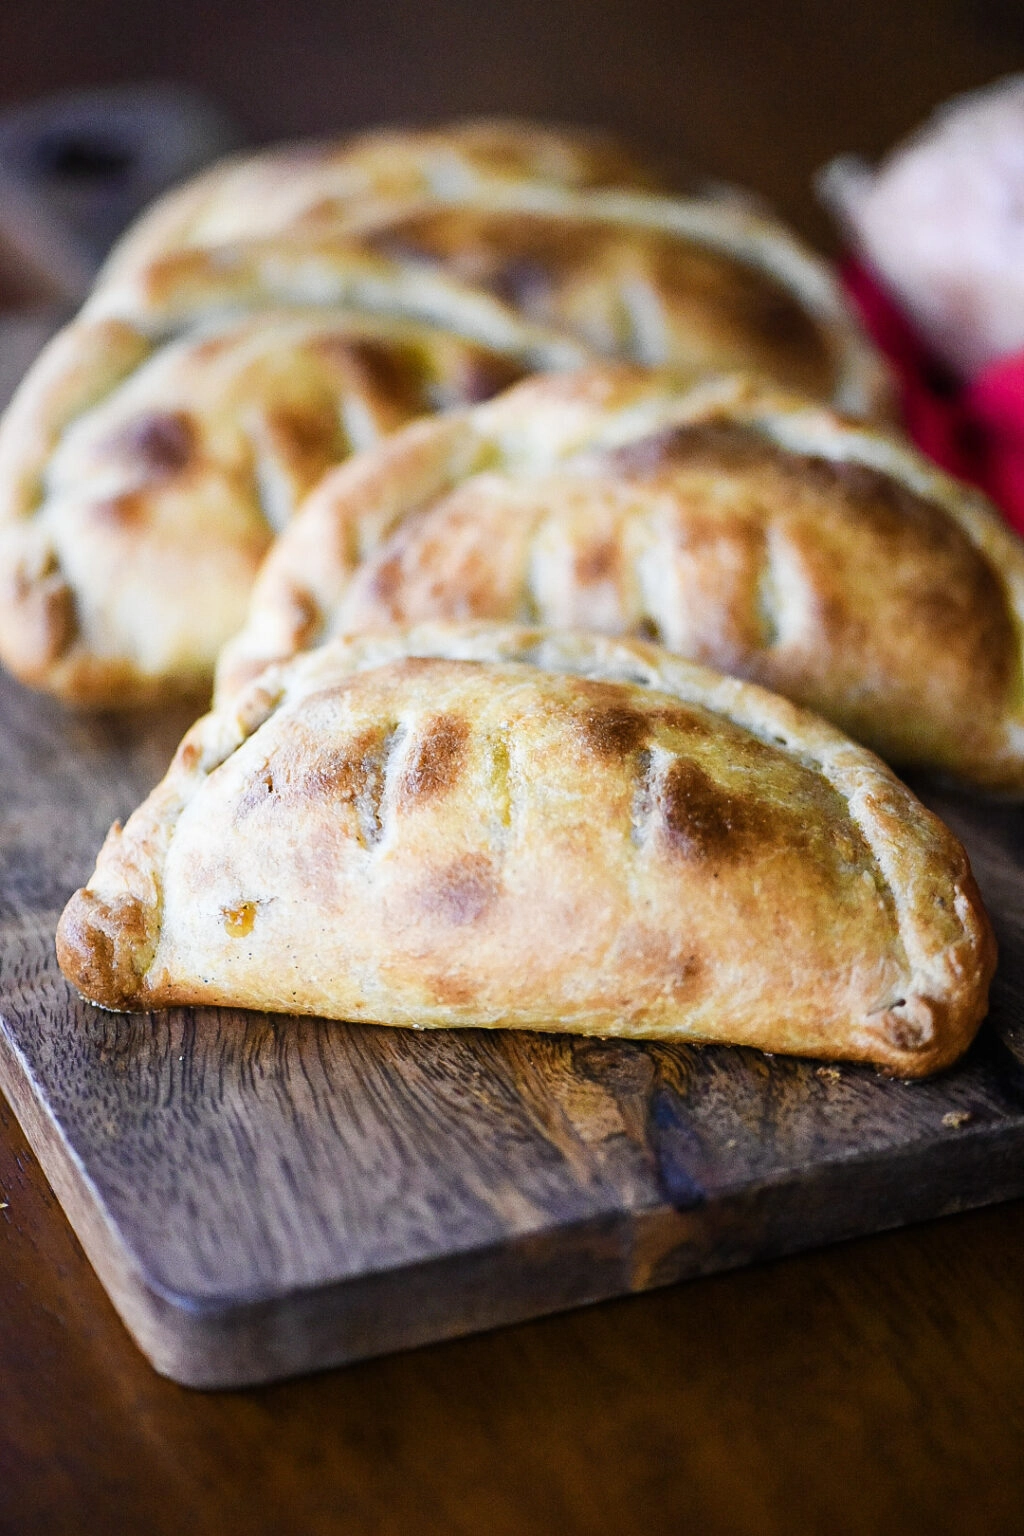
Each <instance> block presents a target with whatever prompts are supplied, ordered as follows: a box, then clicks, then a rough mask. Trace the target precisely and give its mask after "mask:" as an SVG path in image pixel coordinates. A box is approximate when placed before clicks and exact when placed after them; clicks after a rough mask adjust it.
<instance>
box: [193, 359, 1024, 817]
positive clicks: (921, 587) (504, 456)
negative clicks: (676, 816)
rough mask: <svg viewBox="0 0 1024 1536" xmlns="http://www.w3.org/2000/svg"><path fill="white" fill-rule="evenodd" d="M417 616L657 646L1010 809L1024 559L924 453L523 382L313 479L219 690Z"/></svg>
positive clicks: (740, 399)
mask: <svg viewBox="0 0 1024 1536" xmlns="http://www.w3.org/2000/svg"><path fill="white" fill-rule="evenodd" d="M432 619H448V620H463V619H490V620H501V621H510V620H517V621H523V620H524V619H525V620H530V621H534V620H535V621H537V622H540V623H546V624H552V625H556V626H561V627H574V628H580V629H592V630H598V631H603V632H607V633H612V634H621V633H626V634H630V633H632V634H639V635H644V634H646V635H651V636H654V637H656V638H658V639H660V640H661V641H662V642H663V643H665V644H666V645H668V646H669V648H670V649H672V650H674V651H677V652H679V653H681V654H683V655H686V656H689V657H690V658H691V659H694V660H697V661H701V662H704V663H706V664H707V665H711V666H715V667H719V668H721V669H722V670H725V671H730V672H734V673H737V674H738V675H742V676H746V677H748V678H750V679H751V680H754V681H757V682H760V683H763V684H764V685H765V686H767V687H770V688H773V689H776V690H777V691H779V692H782V693H784V694H786V695H787V696H788V697H790V698H793V699H794V700H796V701H797V702H799V703H801V704H803V705H805V706H808V707H811V708H814V709H817V710H819V711H821V712H822V713H824V714H826V715H828V716H829V718H831V719H833V720H835V721H836V723H837V724H839V725H840V726H842V728H843V729H846V730H849V731H850V732H851V733H853V734H854V735H856V736H857V737H858V738H859V739H862V740H864V741H866V742H868V743H869V744H870V745H871V746H873V747H874V748H875V749H876V750H879V751H882V752H883V753H884V754H885V755H887V756H891V757H892V758H894V759H895V760H897V761H901V762H906V763H917V764H924V765H930V766H933V767H939V768H942V769H945V770H949V771H951V772H954V773H957V774H960V775H963V776H965V777H968V778H973V779H975V780H977V781H979V782H981V783H985V784H989V785H992V786H994V787H998V788H1002V789H1005V790H1009V791H1012V792H1017V793H1020V792H1022V791H1024V689H1022V656H1024V549H1022V547H1021V544H1020V541H1019V540H1017V539H1016V538H1015V536H1014V535H1013V534H1012V533H1011V532H1010V531H1009V530H1008V529H1007V528H1006V527H1005V525H1004V524H1003V523H1002V521H1001V519H999V517H998V516H997V514H996V513H995V512H994V510H993V509H991V508H990V507H989V506H988V505H987V503H985V502H984V500H983V499H982V498H981V497H980V496H978V495H977V494H976V493H974V492H973V491H970V490H968V489H967V488H966V487H964V486H960V485H958V484H956V483H955V482H953V481H951V480H949V479H948V478H947V477H946V476H944V475H942V474H941V473H940V472H939V471H937V470H936V469H934V468H933V467H932V466H930V465H929V464H928V463H927V462H926V461H925V460H924V459H922V458H921V457H920V456H919V455H916V454H914V453H913V452H911V451H910V450H908V449H906V448H904V447H902V446H901V445H899V444H897V443H896V442H894V441H892V440H890V439H888V438H886V437H884V436H882V435H880V434H878V433H876V432H872V431H870V430H868V429H865V428H862V427H856V426H853V425H851V424H849V423H846V422H843V421H842V420H840V419H839V418H837V417H836V416H835V415H833V414H832V413H830V412H828V411H827V410H824V409H822V408H820V407H816V406H813V405H811V404H809V403H808V402H806V401H801V400H798V399H795V398H793V397H790V396H786V395H783V394H781V393H779V392H777V391H773V390H770V389H767V388H765V387H761V386H756V385H753V384H751V383H749V382H744V381H742V380H735V379H734V380H723V381H718V382H717V383H705V384H702V385H698V386H696V387H694V388H691V389H690V390H680V389H678V388H676V387H675V386H674V385H673V384H672V383H671V382H670V381H667V380H665V379H662V378H658V377H656V376H651V375H647V374H643V373H640V372H638V371H631V370H628V369H608V368H595V369H590V370H584V371H582V372H579V373H576V374H574V375H572V376H571V377H569V376H567V377H563V378H555V377H549V378H547V379H543V380H536V381H529V382H527V383H526V384H523V385H520V386H518V387H517V388H516V389H514V390H512V391H510V392H509V393H508V394H507V395H505V396H504V397H502V398H501V399H500V400H496V401H494V402H492V403H491V404H489V405H487V406H485V407H482V408H479V409H478V410H476V411H472V412H468V413H462V414H458V415H456V416H454V417H452V418H450V419H449V420H448V421H446V422H445V423H444V424H443V426H441V425H438V426H433V427H432V426H430V425H429V424H418V425H417V426H416V427H415V428H413V429H411V430H409V431H408V432H406V433H405V434H400V435H399V436H398V437H396V438H394V439H392V440H391V441H390V442H389V443H388V444H386V445H383V446H382V448H381V449H380V450H378V452H377V453H376V454H374V455H366V456H363V458H362V459H361V460H360V461H359V463H358V464H352V465H351V466H348V467H346V468H344V469H342V470H340V471H338V472H336V473H335V474H334V475H333V476H331V477H328V479H327V480H326V481H325V482H324V484H323V485H322V486H320V487H319V488H318V490H317V491H316V492H315V493H314V495H313V496H312V497H311V498H310V500H309V502H308V503H307V505H306V506H305V507H304V508H303V510H302V512H301V513H300V515H299V516H298V517H297V518H296V519H295V521H294V522H293V523H292V525H291V526H290V528H289V529H288V531H287V533H286V535H285V536H284V538H283V539H282V540H281V541H280V542H279V544H278V546H277V548H276V549H275V551H274V552H273V554H272V555H271V556H270V558H269V559H268V561H267V563H266V565H265V567H264V569H263V572H262V573H261V576H260V579H259V582H258V584H257V588H256V590H255V593H254V597H253V603H252V607H251V610H250V617H249V620H248V623H247V625H246V628H245V629H244V630H243V631H242V632H241V634H240V635H239V636H238V637H236V639H235V640H234V641H232V642H231V644H230V645H229V646H228V647H227V649H226V651H225V653H224V655H223V657H222V660H221V664H220V670H219V693H220V694H221V696H223V695H224V694H226V693H227V692H229V691H231V690H232V689H233V688H237V687H238V686H240V685H241V684H242V683H244V682H245V681H247V680H248V679H249V678H250V677H252V676H254V675H256V674H257V673H258V672H259V670H260V669H261V667H262V665H264V664H265V663H266V662H267V661H269V660H276V659H279V658H281V657H283V656H287V655H289V654H291V653H293V652H294V651H295V650H296V649H300V648H303V647H308V646H310V645H313V644H316V643H317V642H318V640H322V639H323V638H325V637H327V636H330V635H333V634H339V633H345V632H356V631H359V630H373V629H379V628H381V627H386V626H387V625H390V624H398V625H402V624H412V623H417V622H421V621H425V620H432Z"/></svg>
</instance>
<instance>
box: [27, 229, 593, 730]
mask: <svg viewBox="0 0 1024 1536" xmlns="http://www.w3.org/2000/svg"><path fill="white" fill-rule="evenodd" d="M157 276H158V275H157V274H153V288H152V291H151V292H150V293H149V294H148V295H147V294H142V295H140V302H139V303H138V305H137V307H136V308H135V311H134V315H135V318H133V319H131V320H129V319H125V318H123V317H122V316H119V315H117V314H115V313H113V312H110V310H109V306H107V307H106V308H105V306H104V302H101V301H100V300H99V299H97V300H96V301H94V302H93V303H92V304H91V305H90V306H87V308H86V310H85V311H84V313H83V315H82V316H81V317H80V319H79V320H77V321H76V322H74V323H73V324H72V325H71V326H69V327H68V328H67V329H66V330H65V331H64V332H62V333H61V335H60V336H58V337H57V338H56V340H55V341H54V342H53V343H52V344H51V346H50V347H49V348H48V349H47V351H46V353H44V355H43V356H42V357H41V358H40V359H39V361H38V363H37V365H36V366H35V368H34V369H33V370H32V371H31V372H30V373H29V375H28V377H27V378H26V379H25V381H24V383H23V384H22V386H21V389H20V390H19V392H18V394H17V395H16V397H15V400H14V401H13V403H12V405H11V407H10V410H9V412H8V413H7V415H6V417H5V419H4V421H3V424H2V426H0V659H2V660H3V661H4V663H5V664H6V665H7V666H8V667H9V668H10V669H11V670H12V671H14V672H15V673H16V674H17V675H18V676H19V677H21V678H22V679H23V680H24V681H26V682H29V683H32V684H33V685H35V686H37V687H42V688H46V689H48V690H49V691H51V692H54V693H57V694H59V695H60V696H62V697H64V698H65V699H67V700H69V701H71V702H74V703H77V704H83V705H88V706H104V705H107V706H112V707H118V708H120V707H124V706H125V705H130V704H138V703H144V702H146V701H148V700H150V699H154V698H161V697H164V696H167V695H168V694H173V693H176V692H185V693H190V694H194V693H199V694H201V693H202V692H203V691H204V690H206V689H208V687H209V682H210V679H211V676H212V672H213V664H214V661H215V658H216V655H217V652H218V650H219V648H220V646H221V644H222V643H223V642H224V640H225V639H227V637H228V636H229V635H231V634H232V633H233V632H234V631H235V630H236V629H237V628H238V626H239V625H240V624H241V622H242V620H243V618H244V614H245V605H246V601H247V598H248V594H249V590H250V588H251V586H252V582H253V580H254V577H255V573H256V570H257V567H258V564H259V562H260V560H261V559H262V557H263V555H264V553H265V552H266V549H267V548H268V546H269V544H270V542H271V539H272V537H273V534H274V532H275V531H277V529H279V528H280V527H282V526H283V525H284V523H285V522H286V521H287V520H288V518H289V517H290V516H291V514H292V511H293V510H294V508H295V507H296V506H297V505H298V503H299V501H300V500H301V499H302V498H303V496H304V495H305V494H306V492H307V491H309V490H310V489H311V487H312V486H313V485H314V484H315V483H316V481H317V480H318V479H319V478H320V476H321V475H322V474H323V473H324V471H325V470H326V469H328V468H330V467H331V466H333V465H334V464H336V463H338V462H339V460H341V459H343V458H345V457H346V456H347V455H348V454H349V453H350V452H351V451H352V450H353V449H355V448H360V447H363V446H365V445H366V444H367V443H372V442H375V441H376V440H377V439H378V438H379V437H381V436H382V435H384V434H386V433H387V432H389V431H391V430H392V429H394V428H395V427H397V426H399V425H401V424H402V423H404V422H406V421H409V420H411V419H412V418H413V417H416V416H419V415H421V414H422V413H423V412H425V411H428V410H436V409H442V408H447V407H451V406H455V405H464V404H466V403H469V402H471V401H479V400H482V399H484V398H486V397H487V396H488V395H490V394H493V393H494V392H495V391H496V390H499V389H501V388H503V387H504V386H506V385H507V384H509V383H511V382H513V381H514V380H515V379H517V378H520V377H522V376H523V375H524V374H525V373H527V372H529V371H530V370H531V369H532V368H534V367H535V366H537V365H538V364H540V365H543V364H545V363H552V362H558V363H568V364H572V363H573V362H575V361H578V360H579V359H580V357H581V354H580V352H579V351H578V349H577V348H575V347H574V346H573V345H572V344H571V343H567V342H563V341H562V340H561V339H560V338H552V337H549V336H547V335H546V334H545V333H543V332H541V331H540V330H538V329H537V328H534V327H531V326H529V325H526V324H524V323H522V322H519V321H517V320H516V318H515V317H514V316H512V315H511V314H507V313H505V312H504V311H502V310H501V309H500V306H496V305H493V304H492V303H491V302H490V301H489V300H487V299H486V298H485V297H483V296H478V295H475V294H471V293H468V292H465V291H464V290H462V289H460V288H459V286H458V285H457V284H455V283H453V282H450V281H449V280H447V279H445V278H443V277H442V278H440V279H436V280H428V281H427V282H426V283H425V284H419V285H416V284H414V285H412V286H411V291H410V285H409V284H408V283H407V281H406V280H405V278H404V276H403V275H402V274H401V273H399V272H397V271H396V270H395V269H394V268H393V267H392V266H390V265H389V264H388V263H387V262H386V261H382V260H380V259H378V258H374V257H369V258H367V257H354V258H353V257H351V256H350V255H348V254H344V253H342V254H339V255H337V257H336V258H335V256H334V255H332V253H331V252H330V251H326V250H324V251H320V252H318V253H315V254H314V255H312V256H311V255H310V253H308V252H304V251H293V250H276V251H272V250H269V249H268V248H265V247H264V248H260V250H259V251H258V252H257V251H256V250H255V249H254V250H251V251H249V252H247V253H246V254H245V259H242V258H241V257H240V258H239V260H238V261H237V262H235V263H234V264H230V263H226V262H223V261H221V262H217V261H215V260H213V259H212V258H208V257H207V256H206V255H205V254H203V253H199V254H198V255H197V256H195V257H194V258H192V259H191V267H190V269H189V271H188V272H187V273H183V272H181V271H179V272H178V274H177V277H176V279H174V280H173V281H172V280H171V278H170V277H169V276H168V277H167V280H166V282H165V283H164V285H163V287H162V288H161V287H160V286H159V285H158V283H157ZM360 303H362V306H363V307H362V308H360V307H359V306H360ZM417 308H419V310H420V311H422V312H433V313H434V314H435V315H436V316H437V317H438V319H439V324H438V325H437V326H436V327H435V326H433V325H430V324H428V323H419V322H417V321H416V320H414V319H412V318H409V316H410V315H411V313H413V312H415V311H416V310H417ZM449 327H451V329H449Z"/></svg>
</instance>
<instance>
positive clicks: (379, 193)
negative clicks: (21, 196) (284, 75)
mask: <svg viewBox="0 0 1024 1536" xmlns="http://www.w3.org/2000/svg"><path fill="white" fill-rule="evenodd" d="M518 181H531V182H538V183H541V184H550V185H554V186H564V187H576V188H584V187H601V186H604V187H637V188H653V187H654V186H655V185H656V177H655V175H654V173H653V171H651V170H649V169H648V168H647V167H646V166H644V165H642V164H641V162H640V161H639V160H637V159H635V158H634V157H633V156H632V155H631V154H630V153H629V152H628V151H626V150H625V149H623V148H622V146H621V145H619V144H617V143H616V142H615V141H614V140H613V139H611V138H609V137H608V136H606V135H604V134H600V133H592V132H585V131H582V130H580V129H570V128H551V127H545V126H543V125H541V124H539V123H529V122H515V121H503V120H500V119H495V120H488V119H479V120H472V119H471V120H469V121H466V122H457V123H449V124H447V125H445V126H442V127H438V128H419V129H400V128H382V129H376V130H373V131H370V132H368V133H361V134H355V135H353V136H352V137H350V138H344V139H338V140H324V141H315V140H313V141H308V142H305V143H296V144H288V145H285V146H283V147H278V148H276V149H269V150H263V151H262V152H261V153H258V154H255V155H247V156H244V157H236V158H234V159H230V160H225V161H222V162H221V163H220V164H219V165H215V166H213V167H212V169H210V170H208V171H205V172H204V173H203V174H202V175H201V176H196V177H194V178H193V179H192V180H190V181H188V182H186V183H185V184H184V185H183V186H181V187H178V188H176V189H174V190H173V191H171V192H169V193H168V194H167V195H166V196H164V197H161V198H160V199H159V201H158V202H156V203H154V204H153V206H152V208H150V209H149V210H148V212H146V213H145V214H144V215H143V216H142V217H141V218H140V219H138V220H137V221H136V223H135V224H134V225H133V226H132V228H131V229H130V230H129V231H128V232H127V234H126V235H125V236H124V237H123V238H122V239H121V240H120V241H119V242H118V244H117V246H116V247H115V248H114V250H113V252H112V253H111V255H110V256H109V257H108V259H107V262H106V265H105V267H104V269H103V272H102V274H101V276H100V284H101V286H107V285H111V284H115V283H117V282H120V281H121V280H122V279H123V278H124V277H126V276H127V275H128V274H129V273H132V272H135V271H137V270H138V269H139V268H140V267H143V266H146V265H148V264H149V262H151V261H152V260H153V259H154V258H159V257H162V256H167V255H170V254H172V253H173V252H176V251H181V250H185V249H194V248H197V247H200V246H214V245H224V244H229V243H232V242H235V241H239V240H246V241H247V240H251V239H254V238H255V239H262V238H264V237H266V236H268V235H279V234H283V233H285V232H286V231H293V232H305V233H309V234H314V235H316V236H318V237H320V236H331V235H334V234H337V233H338V232H339V231H340V230H343V229H344V228H345V227H346V226H347V225H348V224H350V223H351V222H352V221H353V219H355V218H358V217H359V216H360V215H362V214H363V213H365V212H366V211H367V210H368V209H371V210H376V209H379V208H380V206H381V205H382V204H385V203H399V204H408V203H409V202H410V201H411V200H418V199H422V198H428V199H429V198H437V197H441V198H444V197H446V196H447V197H450V196H457V195H463V196H464V195H466V194H467V193H468V192H470V191H471V190H473V189H474V188H476V187H478V186H479V185H480V184H481V183H491V182H497V183H509V182H518Z"/></svg>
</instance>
